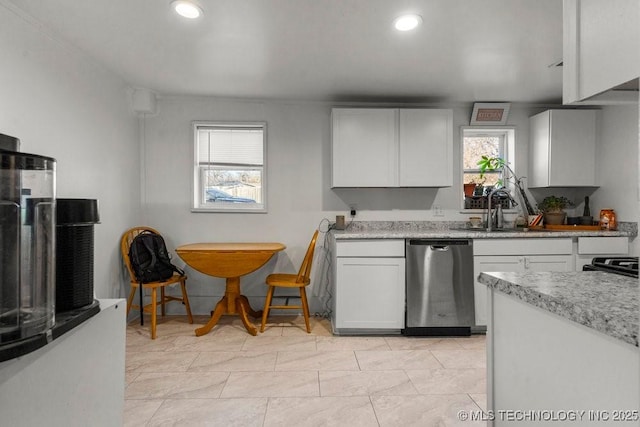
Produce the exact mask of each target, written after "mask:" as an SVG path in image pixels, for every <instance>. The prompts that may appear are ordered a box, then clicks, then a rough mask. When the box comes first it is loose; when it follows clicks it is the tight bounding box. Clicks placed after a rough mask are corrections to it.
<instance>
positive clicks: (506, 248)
mask: <svg viewBox="0 0 640 427" xmlns="http://www.w3.org/2000/svg"><path fill="white" fill-rule="evenodd" d="M473 251H474V257H473V274H474V277H475V280H474V297H475V310H476V326H481V327H484V326H486V325H487V287H486V286H485V285H483V284H481V283H478V280H477V277H478V275H479V274H480V273H483V272H489V271H501V272H525V271H574V257H573V244H572V239H571V238H567V239H562V238H560V239H535V240H534V239H491V240H488V239H487V240H476V241H474V247H473ZM539 254H550V255H539Z"/></svg>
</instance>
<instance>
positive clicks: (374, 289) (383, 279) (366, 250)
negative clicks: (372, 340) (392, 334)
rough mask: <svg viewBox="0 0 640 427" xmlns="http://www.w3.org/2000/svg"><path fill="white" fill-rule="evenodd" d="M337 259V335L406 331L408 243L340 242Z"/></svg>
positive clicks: (335, 318) (377, 241)
mask: <svg viewBox="0 0 640 427" xmlns="http://www.w3.org/2000/svg"><path fill="white" fill-rule="evenodd" d="M372 249H374V250H372ZM336 255H337V256H336V257H335V258H334V259H335V276H334V277H335V287H334V292H335V294H334V298H335V311H334V319H333V320H334V321H333V323H334V325H333V328H334V332H336V333H341V332H342V333H349V332H350V331H353V332H364V331H367V330H370V331H375V330H387V331H388V330H400V329H403V328H404V318H405V317H404V313H405V258H404V240H384V241H382V240H371V241H348V242H337V244H336ZM341 255H347V256H341Z"/></svg>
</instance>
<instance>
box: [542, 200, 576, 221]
mask: <svg viewBox="0 0 640 427" xmlns="http://www.w3.org/2000/svg"><path fill="white" fill-rule="evenodd" d="M571 206H573V203H572V202H571V201H570V200H569V199H567V198H566V197H564V196H559V197H558V196H548V197H545V198H544V199H543V200H542V202H540V203H539V204H538V209H539V210H540V212H542V214H543V215H544V223H545V224H549V225H559V224H564V220H565V218H566V216H567V213H566V212H565V211H564V210H565V209H566V208H568V207H571Z"/></svg>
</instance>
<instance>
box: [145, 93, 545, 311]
mask: <svg viewBox="0 0 640 427" xmlns="http://www.w3.org/2000/svg"><path fill="white" fill-rule="evenodd" d="M440 107H442V106H440ZM540 110H541V109H540V108H537V109H531V108H524V107H519V106H514V107H512V110H511V116H510V117H511V118H510V120H509V123H508V124H509V125H513V126H515V127H516V134H517V136H516V143H517V144H518V156H517V158H516V165H515V167H516V172H517V173H518V174H522V175H526V163H527V155H526V153H527V146H528V145H527V144H528V137H527V135H528V117H529V116H530V115H532V114H534V113H537V112H538V111H540ZM330 114H331V105H330V104H326V103H313V102H306V103H304V102H298V103H294V102H292V103H287V102H276V101H271V102H266V101H250V100H228V99H227V100H225V99H219V98H208V97H161V98H160V99H159V101H158V113H157V114H156V115H154V116H149V117H147V118H146V120H145V122H146V141H145V147H146V149H145V158H144V163H145V164H146V165H147V166H146V170H145V182H146V186H145V190H144V191H145V193H144V194H143V195H142V199H143V200H146V203H145V204H144V207H143V209H144V213H143V216H144V220H145V222H146V223H148V224H149V225H151V226H153V227H156V228H158V229H159V230H161V231H162V233H163V234H164V235H165V236H166V238H167V240H168V245H169V246H170V250H172V249H173V248H174V247H175V246H178V245H180V244H186V243H194V242H203V241H252V240H259V241H279V242H282V243H284V244H286V245H287V249H286V251H285V252H284V253H281V254H279V255H278V256H277V257H275V258H274V259H272V260H271V261H270V263H269V264H267V266H266V267H265V268H262V269H260V270H259V271H257V272H255V273H253V274H251V275H249V276H247V277H244V278H243V279H242V291H243V293H244V294H246V295H247V296H248V297H249V298H250V300H251V301H252V304H253V305H254V306H255V307H256V308H257V307H260V306H261V304H262V303H263V301H264V298H263V297H264V295H265V286H264V278H265V277H266V275H267V274H269V273H270V272H273V271H274V270H278V271H282V270H284V271H290V272H293V271H295V269H297V268H298V266H299V264H300V262H301V260H302V257H303V255H304V251H305V250H306V247H307V245H308V242H309V239H310V237H311V234H312V232H313V230H314V229H315V228H316V227H318V225H319V223H320V221H321V220H322V219H323V218H327V219H331V220H334V218H335V215H336V214H346V215H348V208H349V206H350V205H351V204H355V205H357V207H358V214H357V217H356V218H357V219H358V220H407V221H410V220H465V219H466V218H467V217H468V214H467V213H464V212H463V213H460V208H461V200H462V185H461V173H460V164H459V163H456V165H455V167H454V186H453V187H451V188H442V189H435V188H433V189H432V188H416V189H408V188H398V189H331V188H330V182H331V179H330V171H331V164H330V142H331V136H330ZM470 115H471V107H470V106H469V107H455V108H454V158H459V153H460V126H462V125H468V124H469V118H470ZM194 120H215V121H224V120H233V121H238V120H240V121H266V122H267V133H268V143H267V144H268V149H267V162H268V166H267V167H268V213H266V214H237V213H192V212H191V211H190V191H191V181H190V180H191V177H192V172H191V168H192V161H193V160H192V159H193V147H192V135H191V122H192V121H194ZM436 205H437V206H440V207H441V208H442V209H443V211H444V213H445V216H444V217H435V216H434V215H433V213H434V212H433V210H432V208H433V207H434V206H436ZM323 229H326V226H325V228H323ZM321 240H322V238H321ZM323 255H324V254H323V252H322V250H320V251H319V252H318V255H317V257H316V260H317V261H316V264H315V265H314V269H316V270H320V271H326V268H327V264H326V263H325V262H324V257H323ZM175 259H178V257H177V255H176V256H175ZM318 261H320V262H318ZM320 271H315V274H314V282H313V284H312V290H313V294H316V295H317V293H318V292H322V291H323V288H324V286H326V277H324V275H322V274H320ZM188 272H189V275H190V279H189V283H190V284H189V299H190V301H191V305H192V307H193V308H194V311H195V312H198V313H208V312H209V311H210V310H211V309H212V308H213V303H214V301H216V300H217V298H218V297H219V296H221V295H223V293H224V282H223V280H222V279H216V278H209V277H206V276H204V275H202V274H200V273H198V272H196V271H193V270H188ZM213 295H215V298H214V297H213ZM311 303H312V310H313V311H323V310H324V308H323V307H322V306H321V305H320V303H319V302H318V301H317V300H316V299H315V298H313V299H312V301H311ZM177 309H178V310H181V308H180V307H178V308H177Z"/></svg>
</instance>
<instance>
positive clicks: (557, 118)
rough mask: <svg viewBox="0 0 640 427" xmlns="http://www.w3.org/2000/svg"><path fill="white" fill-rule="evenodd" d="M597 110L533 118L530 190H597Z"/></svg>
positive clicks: (530, 130)
mask: <svg viewBox="0 0 640 427" xmlns="http://www.w3.org/2000/svg"><path fill="white" fill-rule="evenodd" d="M596 114H597V111H596V110H548V111H544V112H542V113H539V114H536V115H535V116H532V117H530V118H529V150H530V153H529V154H530V155H529V177H528V185H529V187H594V186H597V185H596V175H595V153H596V118H597V117H596Z"/></svg>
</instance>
